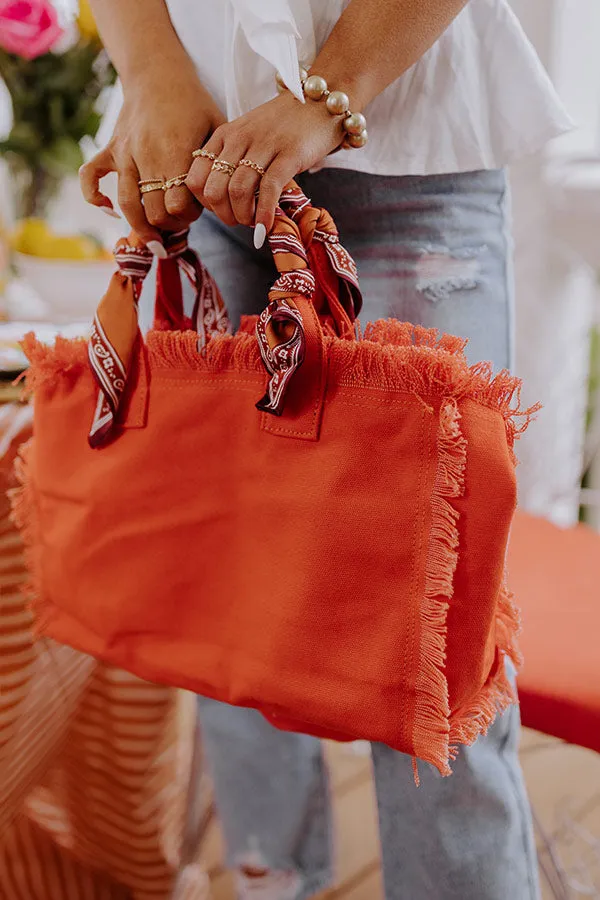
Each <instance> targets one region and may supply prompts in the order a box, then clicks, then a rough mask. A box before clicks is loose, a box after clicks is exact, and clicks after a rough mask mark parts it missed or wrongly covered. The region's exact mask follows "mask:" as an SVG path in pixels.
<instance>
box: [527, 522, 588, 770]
mask: <svg viewBox="0 0 600 900" xmlns="http://www.w3.org/2000/svg"><path fill="white" fill-rule="evenodd" d="M509 581H510V585H511V588H512V589H513V590H514V592H515V594H516V597H517V599H518V601H519V603H520V605H521V607H522V614H523V635H522V638H521V648H522V650H523V654H524V656H525V665H524V668H523V671H522V674H521V676H520V679H519V693H520V697H521V708H522V715H523V724H524V725H527V726H528V727H530V728H535V729H537V730H538V731H542V732H545V733H546V734H550V735H554V736H555V737H558V738H562V739H564V740H566V741H569V742H570V743H573V744H579V745H580V746H582V747H589V748H590V749H592V750H597V751H599V752H600V678H599V675H600V650H599V635H600V535H599V534H597V533H596V532H594V531H592V530H591V529H590V528H588V527H586V526H584V525H579V526H577V527H576V528H570V529H561V528H557V527H556V526H555V525H552V524H551V523H550V522H547V521H546V520H545V519H538V518H534V517H533V516H529V515H526V514H525V513H523V512H519V513H518V514H517V517H516V519H515V523H514V527H513V535H512V539H511V547H510V551H509Z"/></svg>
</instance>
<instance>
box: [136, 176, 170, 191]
mask: <svg viewBox="0 0 600 900" xmlns="http://www.w3.org/2000/svg"><path fill="white" fill-rule="evenodd" d="M138 186H139V189H140V194H150V193H152V191H163V190H164V182H163V180H162V179H161V178H146V179H145V180H144V181H138Z"/></svg>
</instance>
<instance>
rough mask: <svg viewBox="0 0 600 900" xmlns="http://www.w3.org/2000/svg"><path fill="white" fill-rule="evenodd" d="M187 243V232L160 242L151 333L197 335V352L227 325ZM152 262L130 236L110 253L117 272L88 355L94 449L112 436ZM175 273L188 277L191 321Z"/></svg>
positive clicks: (218, 299)
mask: <svg viewBox="0 0 600 900" xmlns="http://www.w3.org/2000/svg"><path fill="white" fill-rule="evenodd" d="M187 237H188V233H187V232H180V233H178V234H173V235H170V236H168V237H167V238H166V240H165V248H166V250H167V253H168V258H167V259H165V260H160V261H159V263H158V279H157V295H156V306H155V314H154V315H155V321H154V327H155V328H159V329H174V330H182V331H185V330H188V329H193V330H195V331H196V332H197V334H198V348H199V350H202V348H203V347H205V346H206V344H207V342H208V341H209V340H210V338H211V337H212V336H213V335H214V334H225V333H227V332H228V331H230V325H229V319H228V316H227V311H226V309H225V305H224V303H223V300H222V298H221V295H220V293H219V290H218V288H217V286H216V284H215V282H214V280H213V279H212V278H211V276H210V275H209V273H208V272H207V270H206V269H205V268H204V266H203V265H202V263H201V262H200V260H199V259H198V257H197V255H196V254H195V253H194V251H193V250H191V249H190V248H189V247H188V243H187ZM153 259H154V257H153V256H152V254H151V253H150V251H149V250H148V248H147V247H146V246H145V244H143V243H142V242H141V241H140V240H139V238H137V237H136V236H135V235H134V234H131V235H130V236H129V237H128V238H122V239H121V240H120V241H119V242H118V243H117V246H116V248H115V260H116V263H117V266H118V269H117V271H116V272H115V274H114V275H113V277H112V279H111V281H110V284H109V287H108V291H107V292H106V294H105V295H104V297H103V298H102V300H101V301H100V305H99V306H98V310H97V312H96V315H95V317H94V324H93V328H92V334H91V337H90V342H89V350H88V355H89V361H90V365H91V368H92V372H93V374H94V377H95V379H96V381H97V383H98V400H97V403H96V411H95V414H94V420H93V423H92V427H91V430H90V433H89V443H90V446H91V447H93V448H98V447H101V446H103V445H104V444H105V443H106V442H107V441H108V440H109V439H110V437H111V436H112V434H113V431H114V426H115V423H116V416H117V412H118V410H119V406H120V404H121V401H122V399H123V394H124V391H125V386H126V383H127V378H128V374H129V371H130V365H131V361H132V356H133V353H134V349H135V345H136V342H138V341H140V340H141V335H140V330H139V325H138V302H139V299H140V295H141V292H142V284H143V282H144V279H145V277H146V275H147V274H148V272H149V271H150V269H151V268H152V262H153ZM180 273H183V274H184V275H185V276H186V277H187V279H188V280H189V282H190V284H191V285H192V288H193V289H194V291H195V295H196V296H195V303H194V310H193V313H192V317H191V318H188V317H187V316H186V315H185V313H184V309H183V292H182V287H181V277H180Z"/></svg>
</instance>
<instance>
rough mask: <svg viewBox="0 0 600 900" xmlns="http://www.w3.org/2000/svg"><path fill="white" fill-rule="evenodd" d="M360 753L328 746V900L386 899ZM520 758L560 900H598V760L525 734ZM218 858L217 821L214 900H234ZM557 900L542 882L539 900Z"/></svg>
mask: <svg viewBox="0 0 600 900" xmlns="http://www.w3.org/2000/svg"><path fill="white" fill-rule="evenodd" d="M360 749H361V748H360V747H358V748H350V747H340V746H335V745H332V746H329V747H328V754H329V758H330V765H331V770H332V773H333V780H334V797H335V816H336V827H337V869H338V877H337V884H336V887H335V888H334V889H333V890H331V891H329V892H328V893H327V894H326V898H327V900H383V892H382V886H381V873H380V866H379V847H378V838H377V826H376V809H375V798H374V792H373V786H372V781H371V773H370V761H369V758H368V756H367V755H365V754H364V752H363V753H362V754H361V752H360ZM521 752H522V760H523V766H524V770H525V775H526V779H527V783H528V786H529V790H530V793H531V797H532V801H533V804H534V807H535V809H536V813H537V814H538V816H539V818H540V822H541V824H542V827H543V829H544V831H545V832H547V834H548V835H549V836H550V837H551V838H552V840H553V842H554V841H555V842H556V850H557V852H558V855H559V857H560V859H561V860H562V861H563V863H564V865H565V866H566V867H567V869H568V874H569V877H570V881H571V882H572V884H573V888H572V889H571V892H570V893H569V894H568V895H566V896H565V895H561V900H576V898H579V897H587V898H600V757H599V756H597V755H596V754H593V753H589V752H587V751H585V750H582V749H580V748H578V747H568V746H565V745H563V744H560V743H559V742H558V741H554V740H553V739H550V738H547V737H545V736H543V735H538V734H536V733H535V732H529V731H524V733H523V740H522V751H521ZM222 853H223V845H222V840H221V836H220V833H219V827H218V823H217V822H216V821H215V822H214V823H213V825H212V826H211V828H210V829H209V832H208V835H207V840H206V845H205V859H206V863H207V865H208V867H209V869H210V873H211V879H212V885H213V900H234V894H233V890H232V885H231V880H230V876H229V874H228V873H227V872H225V871H224V870H223V867H222V864H221V861H222ZM540 856H541V861H542V863H543V864H546V863H547V862H548V859H549V854H548V852H547V851H546V850H544V849H543V842H542V841H541V839H540ZM544 881H545V880H544ZM594 882H595V883H594ZM576 888H581V890H576ZM555 896H556V895H555V894H553V893H552V891H551V890H550V887H549V885H548V884H547V883H546V882H545V883H544V900H553V898H554V897H555ZM407 900H411V898H407ZM432 900H434V898H432Z"/></svg>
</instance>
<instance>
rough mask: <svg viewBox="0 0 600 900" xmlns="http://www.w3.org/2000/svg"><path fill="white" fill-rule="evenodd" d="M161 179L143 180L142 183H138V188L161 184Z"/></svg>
mask: <svg viewBox="0 0 600 900" xmlns="http://www.w3.org/2000/svg"><path fill="white" fill-rule="evenodd" d="M162 183H163V182H162V178H144V179H142V181H138V184H139V186H140V187H142V185H144V184H162Z"/></svg>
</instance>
